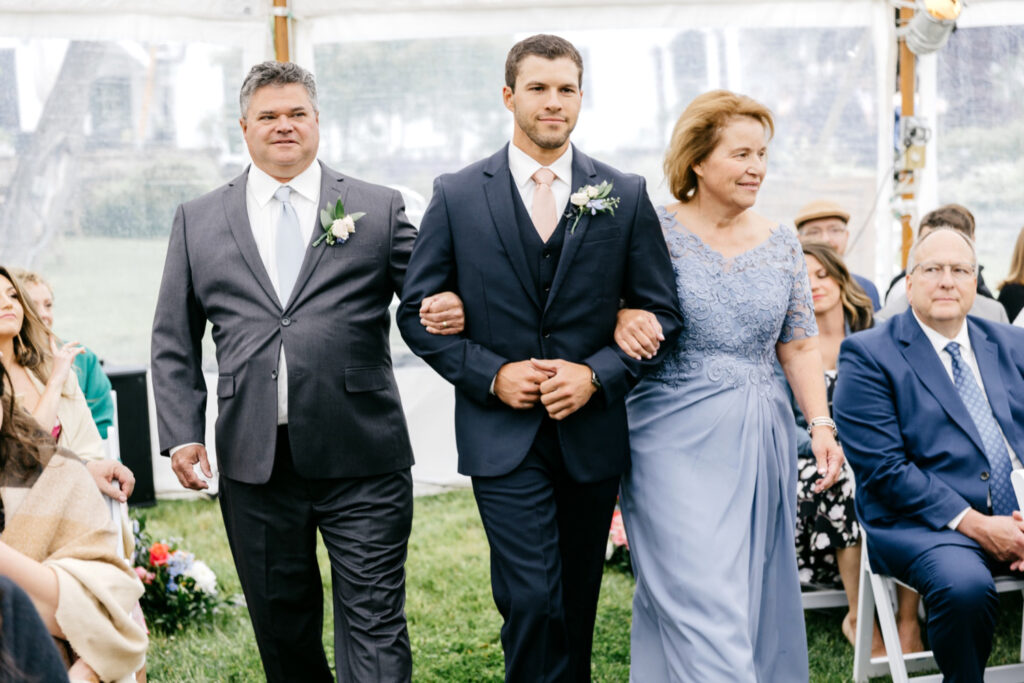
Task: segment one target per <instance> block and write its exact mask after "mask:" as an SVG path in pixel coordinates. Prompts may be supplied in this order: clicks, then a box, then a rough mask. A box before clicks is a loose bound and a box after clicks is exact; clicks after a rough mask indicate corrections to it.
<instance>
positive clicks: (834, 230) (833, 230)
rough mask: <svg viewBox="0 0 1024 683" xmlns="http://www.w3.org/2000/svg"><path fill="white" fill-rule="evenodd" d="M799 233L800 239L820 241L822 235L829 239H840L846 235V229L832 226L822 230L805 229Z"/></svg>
mask: <svg viewBox="0 0 1024 683" xmlns="http://www.w3.org/2000/svg"><path fill="white" fill-rule="evenodd" d="M799 232H800V236H801V237H807V238H810V239H821V238H822V237H823V236H824V235H828V236H829V237H842V236H843V235H845V234H846V232H847V228H846V227H840V226H838V225H833V226H832V227H829V228H825V229H824V230H822V229H821V228H805V229H803V230H800V231H799Z"/></svg>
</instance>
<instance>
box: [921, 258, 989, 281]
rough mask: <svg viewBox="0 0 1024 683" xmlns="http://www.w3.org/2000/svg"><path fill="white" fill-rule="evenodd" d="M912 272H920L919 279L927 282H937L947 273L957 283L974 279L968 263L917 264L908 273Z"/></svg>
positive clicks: (971, 268)
mask: <svg viewBox="0 0 1024 683" xmlns="http://www.w3.org/2000/svg"><path fill="white" fill-rule="evenodd" d="M914 270H920V271H921V277H923V278H924V279H925V280H928V281H929V282H938V281H939V280H941V279H942V276H943V275H945V273H946V272H947V271H948V272H949V274H950V275H952V276H953V279H954V280H956V281H957V282H964V281H965V280H970V279H971V278H973V277H974V266H972V265H971V264H970V263H935V262H934V261H928V262H926V263H919V264H917V265H916V266H914V269H913V270H911V271H910V272H911V273H913V272H914Z"/></svg>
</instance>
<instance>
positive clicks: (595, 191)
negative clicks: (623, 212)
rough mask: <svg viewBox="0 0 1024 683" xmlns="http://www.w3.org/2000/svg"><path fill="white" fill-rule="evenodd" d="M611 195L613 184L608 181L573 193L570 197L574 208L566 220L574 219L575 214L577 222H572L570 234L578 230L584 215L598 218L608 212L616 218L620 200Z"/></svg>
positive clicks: (566, 215) (568, 213)
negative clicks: (577, 226)
mask: <svg viewBox="0 0 1024 683" xmlns="http://www.w3.org/2000/svg"><path fill="white" fill-rule="evenodd" d="M611 193H612V183H609V182H608V181H607V180H606V181H604V182H603V183H601V184H600V185H584V186H583V187H581V188H580V189H578V190H576V191H575V192H573V193H572V194H571V195H570V196H569V203H570V204H572V208H571V209H569V211H568V212H567V213H566V214H565V217H566V218H573V215H574V214H575V220H574V221H573V222H572V227H570V228H569V234H572V233H573V231H574V230H576V224H577V223H579V222H580V218H582V217H583V215H584V214H587V213H589V214H590V215H591V216H596V215H597V214H599V213H605V212H608V213H610V214H611V215H613V216H614V215H615V209H616V207H617V206H618V205H619V198H618V197H612V196H611Z"/></svg>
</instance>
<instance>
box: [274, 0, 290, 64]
mask: <svg viewBox="0 0 1024 683" xmlns="http://www.w3.org/2000/svg"><path fill="white" fill-rule="evenodd" d="M290 18H291V17H290V10H289V9H288V0H274V58H275V59H276V60H277V61H279V62H288V61H291V55H290V54H289V49H288V47H289V46H288V23H289V20H290Z"/></svg>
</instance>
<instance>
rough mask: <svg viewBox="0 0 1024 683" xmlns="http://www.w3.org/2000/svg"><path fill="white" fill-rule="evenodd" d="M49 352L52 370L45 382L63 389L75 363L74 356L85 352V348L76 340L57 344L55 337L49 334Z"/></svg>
mask: <svg viewBox="0 0 1024 683" xmlns="http://www.w3.org/2000/svg"><path fill="white" fill-rule="evenodd" d="M50 353H51V354H52V355H53V370H52V371H51V373H50V381H49V382H47V383H46V384H47V386H49V385H50V384H55V385H56V386H57V388H58V389H63V387H64V383H65V382H66V381H67V380H68V375H69V374H70V372H71V366H72V365H74V363H75V357H76V356H78V355H81V354H83V353H85V349H84V348H83V347H82V346H81V345H80V344H79V343H78V342H67V343H66V344H62V345H61V346H57V339H56V337H54V336H53V335H50Z"/></svg>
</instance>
